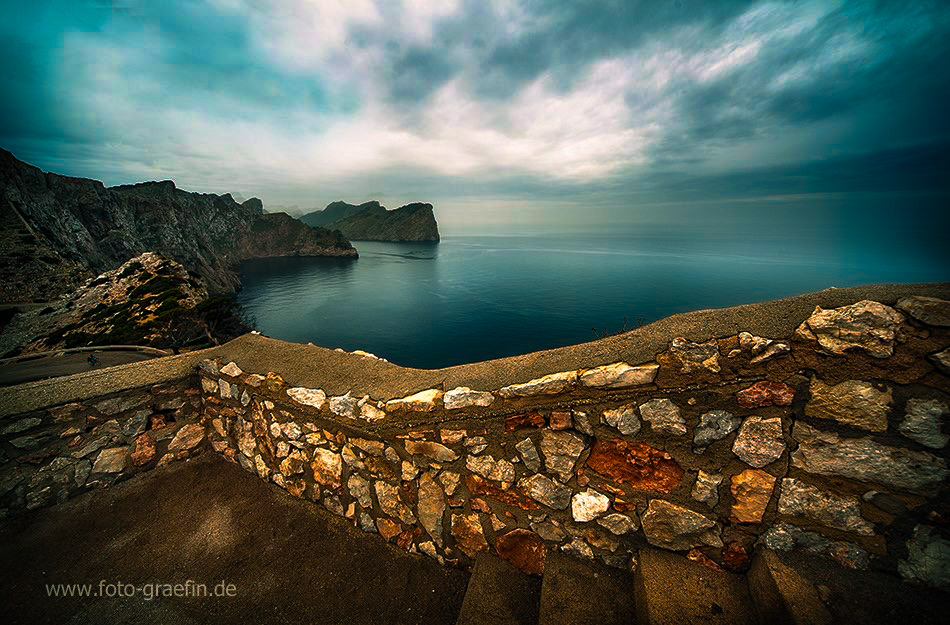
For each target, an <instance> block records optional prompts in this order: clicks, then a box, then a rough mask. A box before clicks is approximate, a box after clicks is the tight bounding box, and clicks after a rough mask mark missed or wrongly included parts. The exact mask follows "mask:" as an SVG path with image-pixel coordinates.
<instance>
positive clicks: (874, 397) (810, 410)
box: [805, 378, 892, 432]
mask: <svg viewBox="0 0 950 625" xmlns="http://www.w3.org/2000/svg"><path fill="white" fill-rule="evenodd" d="M891 400H892V391H891V389H890V387H888V388H887V390H886V391H879V390H877V389H876V388H874V386H873V385H872V384H870V383H869V382H862V381H861V380H847V381H845V382H842V383H840V384H836V385H835V386H828V385H827V384H824V383H823V382H822V381H821V380H818V379H817V378H815V379H813V380H812V381H811V399H810V400H809V401H808V403H807V404H806V405H805V414H806V415H807V416H809V417H815V418H818V419H831V420H833V421H837V422H838V423H844V424H845V425H850V426H853V427H857V428H861V429H864V430H871V431H872V432H884V431H886V430H887V413H888V410H889V409H890V405H891Z"/></svg>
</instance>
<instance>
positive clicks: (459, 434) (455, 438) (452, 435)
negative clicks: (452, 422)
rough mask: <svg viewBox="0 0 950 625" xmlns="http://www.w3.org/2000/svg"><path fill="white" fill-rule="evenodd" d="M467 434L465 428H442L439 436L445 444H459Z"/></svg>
mask: <svg viewBox="0 0 950 625" xmlns="http://www.w3.org/2000/svg"><path fill="white" fill-rule="evenodd" d="M465 435H466V431H465V430H441V431H440V432H439V438H440V439H441V440H442V443H443V444H445V445H457V444H458V443H461V442H462V439H463V438H465Z"/></svg>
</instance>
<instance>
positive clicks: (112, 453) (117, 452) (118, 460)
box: [92, 447, 129, 473]
mask: <svg viewBox="0 0 950 625" xmlns="http://www.w3.org/2000/svg"><path fill="white" fill-rule="evenodd" d="M128 455H129V448H128V447H112V448H111V449H103V450H102V451H100V452H99V455H98V456H97V457H96V462H95V463H94V464H93V465H92V472H93V473H120V472H122V471H124V470H125V467H126V461H127V459H128Z"/></svg>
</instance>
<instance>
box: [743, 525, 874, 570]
mask: <svg viewBox="0 0 950 625" xmlns="http://www.w3.org/2000/svg"><path fill="white" fill-rule="evenodd" d="M757 544H758V545H762V546H764V547H766V548H768V549H773V550H775V551H791V550H793V549H803V550H805V551H808V552H810V553H815V554H821V555H826V556H831V557H832V558H834V559H835V560H836V561H838V562H839V563H840V564H841V565H843V566H846V567H848V568H851V569H858V570H861V569H866V568H868V563H869V562H870V557H869V556H868V552H867V551H865V550H864V549H863V548H862V547H860V546H858V545H855V544H854V543H849V542H844V541H831V540H829V539H827V538H825V537H824V536H822V535H821V534H818V533H816V532H809V531H807V530H803V529H802V528H800V527H798V526H795V525H792V524H790V523H776V524H775V525H773V526H772V527H770V528H769V529H768V530H767V531H766V532H765V533H764V534H762V535H761V536H760V537H759V540H758V543H757Z"/></svg>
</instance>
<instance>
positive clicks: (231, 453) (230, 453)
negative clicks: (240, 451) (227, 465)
mask: <svg viewBox="0 0 950 625" xmlns="http://www.w3.org/2000/svg"><path fill="white" fill-rule="evenodd" d="M224 457H225V458H226V459H227V460H230V461H231V462H237V452H236V451H235V450H234V448H232V447H228V448H227V449H225V450H224Z"/></svg>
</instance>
